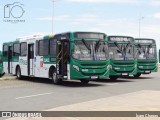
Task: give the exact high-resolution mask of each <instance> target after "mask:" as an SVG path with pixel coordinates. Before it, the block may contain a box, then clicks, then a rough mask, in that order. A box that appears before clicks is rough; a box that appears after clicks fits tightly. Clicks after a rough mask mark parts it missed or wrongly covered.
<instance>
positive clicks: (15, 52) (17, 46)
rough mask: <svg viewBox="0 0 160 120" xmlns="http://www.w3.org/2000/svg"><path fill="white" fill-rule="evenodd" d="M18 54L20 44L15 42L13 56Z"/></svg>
mask: <svg viewBox="0 0 160 120" xmlns="http://www.w3.org/2000/svg"><path fill="white" fill-rule="evenodd" d="M10 53H11V52H10ZM19 55H20V44H19V43H17V44H14V45H13V56H19Z"/></svg>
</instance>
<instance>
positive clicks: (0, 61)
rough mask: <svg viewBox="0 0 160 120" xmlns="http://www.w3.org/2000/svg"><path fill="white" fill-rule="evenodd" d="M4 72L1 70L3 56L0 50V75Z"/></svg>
mask: <svg viewBox="0 0 160 120" xmlns="http://www.w3.org/2000/svg"><path fill="white" fill-rule="evenodd" d="M3 74H4V71H3V57H2V51H0V77H1V76H2V75H3Z"/></svg>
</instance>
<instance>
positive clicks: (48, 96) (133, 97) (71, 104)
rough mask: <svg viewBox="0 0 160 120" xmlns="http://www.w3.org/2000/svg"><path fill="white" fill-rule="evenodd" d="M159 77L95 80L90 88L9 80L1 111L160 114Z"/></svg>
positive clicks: (2, 84)
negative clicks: (157, 112) (143, 111)
mask: <svg viewBox="0 0 160 120" xmlns="http://www.w3.org/2000/svg"><path fill="white" fill-rule="evenodd" d="M159 74H160V72H159V73H152V74H151V75H144V76H142V77H141V78H139V79H133V78H132V77H131V78H121V79H119V80H117V81H112V80H99V81H96V80H95V81H91V82H90V83H89V84H88V85H82V84H81V83H80V82H77V81H65V82H63V83H62V85H58V86H57V85H53V84H52V83H51V81H50V80H47V79H39V78H29V79H24V80H17V79H15V78H13V77H9V78H7V79H6V80H4V79H3V78H2V79H0V110H1V111H31V110H32V111H40V110H51V111H56V110H65V111H70V110H74V111H77V110H82V111H84V110H88V111H94V110H98V111H102V110H103V111H106V110H112V111H116V110H117V111H123V110H127V111H128V110H138V111H140V110H160V76H159ZM56 119H57V118H56ZM58 119H74V118H58ZM76 119H84V118H76ZM85 119H90V118H85Z"/></svg>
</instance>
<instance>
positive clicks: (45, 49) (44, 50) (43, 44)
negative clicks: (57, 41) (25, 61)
mask: <svg viewBox="0 0 160 120" xmlns="http://www.w3.org/2000/svg"><path fill="white" fill-rule="evenodd" d="M48 54H49V40H40V41H39V55H41V56H43V55H48Z"/></svg>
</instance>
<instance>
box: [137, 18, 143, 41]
mask: <svg viewBox="0 0 160 120" xmlns="http://www.w3.org/2000/svg"><path fill="white" fill-rule="evenodd" d="M143 19H144V17H140V18H139V19H138V20H139V38H140V37H141V20H143Z"/></svg>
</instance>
